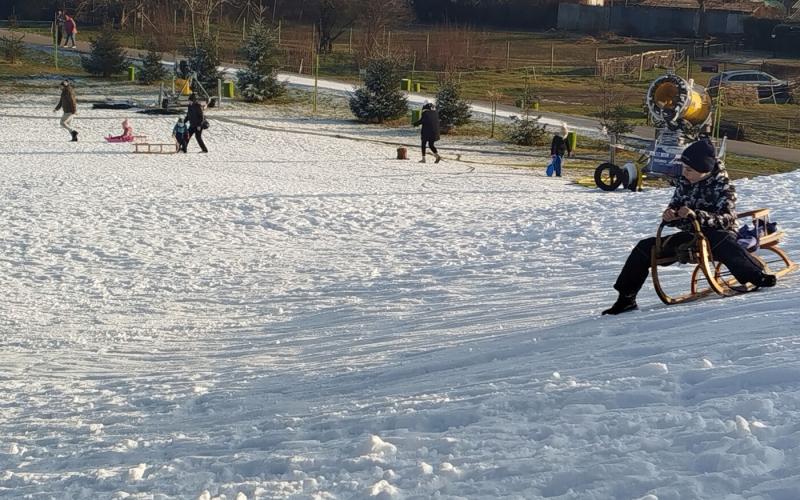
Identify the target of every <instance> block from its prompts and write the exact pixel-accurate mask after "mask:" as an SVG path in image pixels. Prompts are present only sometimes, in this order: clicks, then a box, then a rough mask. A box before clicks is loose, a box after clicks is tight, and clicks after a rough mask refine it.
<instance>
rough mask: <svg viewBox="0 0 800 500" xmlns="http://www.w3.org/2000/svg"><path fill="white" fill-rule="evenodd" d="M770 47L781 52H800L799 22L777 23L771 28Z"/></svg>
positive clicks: (776, 51)
mask: <svg viewBox="0 0 800 500" xmlns="http://www.w3.org/2000/svg"><path fill="white" fill-rule="evenodd" d="M772 49H773V51H774V52H775V53H776V54H778V53H783V54H795V55H797V54H800V24H798V23H794V24H778V25H777V26H775V27H774V28H773V29H772Z"/></svg>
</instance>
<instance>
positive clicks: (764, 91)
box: [706, 69, 792, 104]
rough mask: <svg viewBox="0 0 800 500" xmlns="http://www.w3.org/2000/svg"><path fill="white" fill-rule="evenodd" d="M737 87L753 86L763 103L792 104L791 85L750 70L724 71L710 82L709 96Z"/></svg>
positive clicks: (761, 72) (708, 87) (766, 74)
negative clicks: (722, 89)
mask: <svg viewBox="0 0 800 500" xmlns="http://www.w3.org/2000/svg"><path fill="white" fill-rule="evenodd" d="M736 85H753V86H755V87H757V89H758V99H759V100H760V101H761V102H762V103H771V102H773V99H774V102H777V103H779V104H783V103H787V102H791V100H792V94H791V92H790V89H789V83H788V82H787V81H786V80H779V79H777V78H775V77H774V76H772V75H770V74H769V73H764V72H763V71H755V70H749V69H741V70H735V71H723V72H722V73H720V74H718V75H715V76H713V77H711V79H710V80H709V81H708V86H707V87H706V89H707V90H708V93H709V95H711V96H712V97H716V96H717V94H718V93H719V88H720V87H723V88H725V87H732V86H736Z"/></svg>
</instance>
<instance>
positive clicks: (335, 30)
mask: <svg viewBox="0 0 800 500" xmlns="http://www.w3.org/2000/svg"><path fill="white" fill-rule="evenodd" d="M318 2H319V4H318V6H317V8H318V12H319V18H318V19H319V23H318V26H319V40H318V44H317V49H318V50H319V52H321V53H331V52H333V42H334V41H336V39H337V38H339V37H340V36H342V34H344V32H345V31H347V30H348V29H350V27H352V26H353V23H354V22H355V20H356V17H357V15H358V11H359V10H360V9H359V7H360V5H359V4H363V2H359V1H358V0H318Z"/></svg>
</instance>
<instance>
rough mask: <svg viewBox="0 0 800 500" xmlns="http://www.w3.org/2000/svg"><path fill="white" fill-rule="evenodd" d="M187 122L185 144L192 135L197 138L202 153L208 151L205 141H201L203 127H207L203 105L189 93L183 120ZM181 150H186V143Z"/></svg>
mask: <svg viewBox="0 0 800 500" xmlns="http://www.w3.org/2000/svg"><path fill="white" fill-rule="evenodd" d="M184 121H185V122H187V123H188V124H189V133H188V136H187V137H186V144H188V143H189V140H190V139H191V138H192V136H194V137H195V139H197V144H198V145H199V146H200V149H201V150H202V151H203V153H208V148H206V143H205V142H203V127H204V126H205V127H207V126H208V125H207V123H208V122H207V121H206V116H205V113H204V112H203V105H202V104H200V102H199V101H198V100H197V95H195V94H191V95H190V96H189V109H188V110H187V111H186V118H185V120H184ZM183 152H184V153H185V152H186V145H184V147H183Z"/></svg>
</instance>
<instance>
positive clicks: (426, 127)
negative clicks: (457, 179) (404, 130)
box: [414, 102, 442, 163]
mask: <svg viewBox="0 0 800 500" xmlns="http://www.w3.org/2000/svg"><path fill="white" fill-rule="evenodd" d="M417 125H422V130H421V131H420V135H421V137H422V159H421V160H420V161H419V162H420V163H425V149H426V145H427V146H430V148H431V152H432V153H433V156H434V157H435V158H436V162H435V163H439V162H440V161H442V157H441V156H439V152H438V151H437V150H436V145H435V144H434V143H435V142H436V141H438V140H439V112H438V111H436V110H435V109H433V104H431V103H429V102H426V103H425V105H424V106H422V115H420V117H419V120H417V121H415V122H414V126H415V127H416V126H417Z"/></svg>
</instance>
